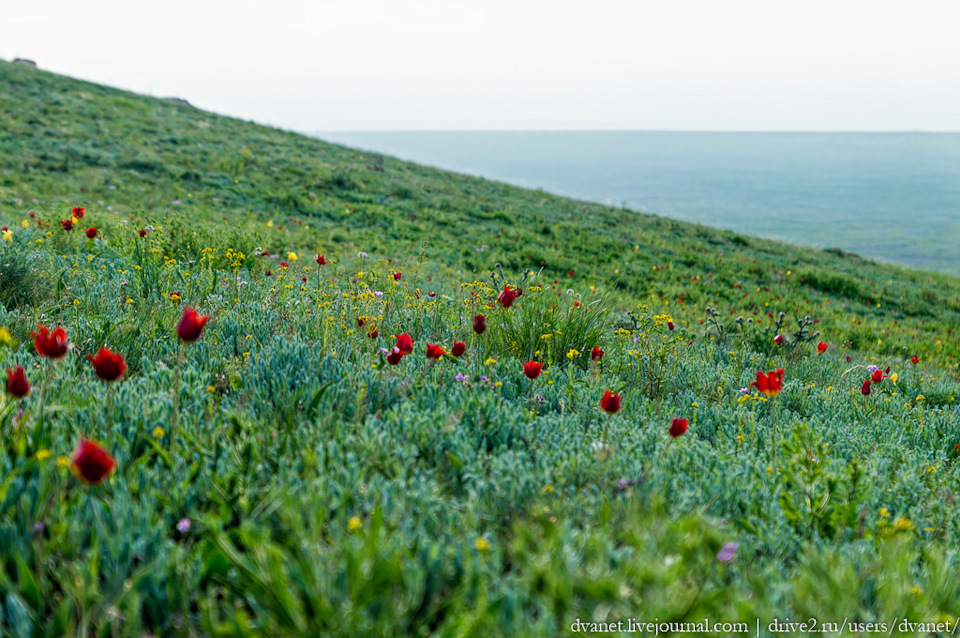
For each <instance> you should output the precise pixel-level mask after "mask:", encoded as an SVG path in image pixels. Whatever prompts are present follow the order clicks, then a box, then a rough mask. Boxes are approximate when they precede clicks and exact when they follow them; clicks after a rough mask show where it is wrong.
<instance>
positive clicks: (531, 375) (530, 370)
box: [523, 361, 543, 379]
mask: <svg viewBox="0 0 960 638" xmlns="http://www.w3.org/2000/svg"><path fill="white" fill-rule="evenodd" d="M541 370H543V364H542V363H540V362H539V361H527V362H526V363H525V364H523V373H524V374H525V375H527V378H528V379H536V378H537V377H539V376H540V371H541Z"/></svg>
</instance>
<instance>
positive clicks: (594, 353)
mask: <svg viewBox="0 0 960 638" xmlns="http://www.w3.org/2000/svg"><path fill="white" fill-rule="evenodd" d="M604 354H606V353H605V352H604V351H603V349H602V348H600V346H593V350H591V351H590V358H591V359H592V360H594V361H596V362H597V363H600V361H602V360H603V355H604Z"/></svg>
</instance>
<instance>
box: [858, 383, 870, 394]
mask: <svg viewBox="0 0 960 638" xmlns="http://www.w3.org/2000/svg"><path fill="white" fill-rule="evenodd" d="M860 394H862V395H863V396H869V395H870V379H867V380H865V381H864V382H863V385H862V386H860Z"/></svg>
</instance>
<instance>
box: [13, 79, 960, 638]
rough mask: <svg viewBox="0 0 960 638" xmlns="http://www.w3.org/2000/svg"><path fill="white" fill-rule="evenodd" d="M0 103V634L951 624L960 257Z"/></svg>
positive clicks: (101, 112) (143, 120) (82, 94)
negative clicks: (764, 230)
mask: <svg viewBox="0 0 960 638" xmlns="http://www.w3.org/2000/svg"><path fill="white" fill-rule="evenodd" d="M0 118H2V123H3V126H2V127H0V226H4V227H6V230H4V231H3V235H2V237H0V371H2V372H5V373H6V374H4V375H3V376H0V379H3V380H4V381H6V382H7V383H6V392H4V393H3V394H2V397H3V398H2V403H0V444H2V445H0V449H2V453H0V538H2V541H3V542H2V544H0V547H2V549H0V603H2V604H0V630H2V632H3V633H9V634H11V635H18V636H27V635H52V636H60V635H91V634H96V635H123V636H127V635H130V636H140V635H144V634H148V633H149V634H155V635H164V636H166V635H184V636H192V635H222V636H234V635H244V636H261V635H282V636H316V635H331V636H357V635H381V636H397V635H417V636H426V635H511V636H514V635H516V636H524V635H530V636H555V635H560V634H562V633H565V632H569V631H573V630H572V629H571V626H572V625H574V624H575V623H577V622H578V621H580V620H582V621H586V622H604V621H611V622H616V621H618V620H624V621H626V619H627V618H637V619H638V620H644V621H650V620H653V619H655V618H656V619H659V620H661V621H667V622H674V621H676V622H702V621H703V619H704V618H705V617H709V618H710V619H711V620H713V621H721V622H731V623H733V622H743V623H746V624H745V625H744V626H743V627H735V626H732V625H731V626H730V627H722V626H720V627H718V626H711V627H709V628H706V629H705V631H706V632H708V633H711V632H712V633H721V632H725V631H726V632H729V631H734V632H738V633H748V632H752V631H753V629H752V628H754V627H756V623H757V622H759V623H760V625H761V626H763V627H767V626H768V625H769V623H770V622H771V621H772V620H773V619H774V617H779V618H780V619H783V618H784V617H787V616H790V617H793V618H801V617H802V618H809V617H811V616H813V617H816V618H818V619H819V621H820V622H834V621H836V622H837V623H840V622H841V621H843V619H845V618H849V619H856V621H857V622H859V621H868V620H875V621H878V622H883V623H888V624H889V623H891V622H892V620H891V619H893V618H897V619H898V620H899V619H902V618H904V617H907V618H909V619H910V620H911V621H914V622H942V621H949V622H951V623H953V622H956V621H957V618H958V616H960V586H958V584H957V580H956V578H955V573H956V570H957V568H958V567H960V564H958V563H960V560H958V557H957V554H956V552H955V551H954V550H955V547H956V543H957V539H958V538H960V518H958V517H957V516H956V503H957V500H958V498H960V464H958V454H957V450H958V449H960V448H958V445H960V436H958V435H957V433H956V426H957V419H958V416H960V410H958V407H957V402H956V396H957V391H958V389H960V388H958V380H957V370H956V361H955V359H954V357H955V356H956V355H957V354H958V342H957V337H958V335H957V334H956V333H955V331H954V330H953V328H954V327H955V326H956V325H957V319H958V313H960V306H958V295H960V284H958V281H957V280H956V279H951V278H948V277H937V276H933V275H928V274H920V273H914V272H909V271H905V270H900V269H896V268H891V267H887V266H882V265H878V264H874V263H871V262H867V261H863V260H860V259H857V258H855V257H852V256H845V255H841V254H832V253H826V252H818V251H812V250H806V249H801V248H796V247H791V246H786V245H783V244H776V243H772V242H766V241H760V240H756V239H752V238H748V237H742V236H738V235H735V234H732V233H728V232H720V231H714V230H711V229H707V228H703V227H698V226H691V225H687V224H681V223H677V222H673V221H670V220H666V219H662V218H658V217H655V216H649V215H640V214H637V213H634V212H631V211H625V210H620V209H616V208H607V207H602V206H597V205H592V204H583V203H579V202H574V201H572V200H567V199H563V198H558V197H553V196H550V195H547V194H544V193H540V192H533V191H525V190H522V189H518V188H512V187H509V186H505V185H502V184H497V183H492V182H489V181H485V180H481V179H476V178H471V177H465V176H460V175H454V174H450V173H445V172H442V171H436V170H429V169H425V168H422V167H418V166H416V165H413V164H409V163H403V162H397V161H395V160H392V159H390V158H378V157H376V156H373V155H369V154H364V153H358V152H354V151H350V150H347V149H343V148H339V147H336V146H331V145H328V144H324V143H322V142H319V141H317V140H312V139H309V138H305V137H302V136H298V135H294V134H291V133H284V132H281V131H276V130H272V129H268V128H265V127H261V126H257V125H253V124H248V123H244V122H239V121H236V120H231V119H228V118H223V117H219V116H216V115H212V114H208V113H203V112H200V111H197V110H195V109H192V108H190V107H189V106H185V105H182V104H177V103H173V102H170V101H165V100H157V99H153V98H146V97H142V96H136V95H133V94H129V93H124V92H121V91H116V90H113V89H108V88H104V87H98V86H95V85H91V84H88V83H83V82H79V81H76V80H72V79H69V78H63V77H58V76H55V75H51V74H48V73H44V72H42V71H37V70H34V69H27V68H21V67H17V66H13V65H9V64H6V63H0ZM77 206H80V207H83V209H84V210H82V211H81V210H80V209H79V208H75V207H77ZM825 232H827V231H826V229H825ZM317 252H321V253H322V254H323V256H324V259H316V253H317ZM498 263H499V264H500V265H501V268H500V269H499V270H498V269H497V268H496V267H495V266H496V264H498ZM527 268H533V269H535V270H540V269H541V268H542V269H543V270H542V271H540V272H539V275H538V274H536V273H532V274H529V273H527V274H525V273H524V271H525V269H527ZM491 270H493V271H494V274H496V275H497V277H496V279H494V278H493V277H492V276H489V273H490V271H491ZM505 283H509V284H511V285H512V286H513V287H515V286H516V285H518V284H519V285H520V286H521V287H522V289H523V291H524V292H523V294H522V295H520V296H519V297H517V298H515V299H513V298H512V297H511V296H510V295H509V294H508V295H504V294H503V290H504V285H505ZM511 289H512V288H511ZM498 299H499V301H498ZM511 301H512V302H511ZM184 306H191V307H196V308H199V309H200V310H201V312H203V313H209V314H210V315H211V318H210V320H209V323H206V324H204V325H193V326H192V329H191V325H190V324H191V321H190V315H189V314H188V313H186V312H184ZM628 312H629V313H630V314H628ZM476 315H483V316H484V321H485V329H484V330H479V329H477V328H479V325H478V324H479V323H481V322H480V321H479V320H477V319H475V317H476ZM808 317H809V318H808ZM38 324H44V325H45V326H47V327H49V328H51V329H53V327H54V326H55V325H57V324H59V325H60V326H62V327H63V328H64V329H65V332H66V341H68V342H69V347H68V344H67V343H66V341H65V342H62V343H61V342H60V341H58V340H57V339H44V338H43V337H40V338H35V336H34V335H31V332H34V331H39V329H38V328H37V326H38ZM474 326H477V328H474ZM818 332H819V334H818ZM778 333H779V334H781V335H782V336H785V339H783V340H780V339H777V340H775V336H776V335H777V334H778ZM36 334H40V332H37V333H36ZM404 335H408V336H409V337H410V340H411V341H412V342H413V343H412V344H409V345H410V348H409V352H408V353H406V354H404V352H405V351H406V350H408V348H406V347H405V346H406V345H407V344H406V341H407V339H406V337H405V336H404ZM821 340H822V341H823V342H824V343H823V344H822V347H821V348H820V350H818V349H817V345H818V344H819V343H820V342H821ZM104 346H106V347H108V348H109V350H111V351H113V352H115V353H119V354H121V355H122V356H123V358H124V366H123V369H122V370H121V369H120V368H118V367H117V366H116V365H115V364H114V365H110V355H109V353H100V349H101V348H102V347H104ZM402 346H403V347H402ZM438 346H439V348H441V349H442V350H444V351H445V353H444V354H440V353H439V352H438V350H437V347H438ZM401 347H402V348H401ZM447 353H450V354H447ZM454 353H455V354H454ZM88 357H89V359H88ZM90 359H92V360H93V361H91V360H90ZM911 359H912V360H911ZM531 362H532V363H534V364H536V363H539V364H541V366H542V367H540V368H538V367H537V365H525V364H530V363H531ZM21 367H22V370H20V369H19V368H21ZM778 368H783V369H784V370H785V372H784V376H783V380H782V384H781V383H780V382H779V381H778V378H777V374H776V372H773V373H772V377H771V376H770V375H764V376H763V377H762V378H761V377H758V376H757V375H758V371H760V370H762V371H770V370H774V371H775V370H776V369H778ZM118 373H121V374H120V378H119V380H117V379H116V378H115V377H116V376H117V374H118ZM751 382H753V383H754V385H751ZM27 385H29V388H28V387H27ZM614 395H615V396H614ZM84 438H88V439H92V440H94V441H96V442H97V443H96V444H97V445H99V446H101V447H102V452H95V451H93V450H94V449H95V448H91V447H90V445H84V444H83V443H81V441H82V440H83V439H84ZM106 454H109V455H110V458H111V459H112V460H113V462H114V463H113V464H112V463H108V462H107V456H106ZM71 470H72V473H73V476H71ZM578 628H579V626H578ZM587 629H591V630H605V629H604V628H603V627H600V626H596V627H587ZM606 629H609V627H606ZM687 629H690V628H689V627H688V628H687ZM887 629H888V628H887V627H884V628H883V629H882V631H884V632H887ZM950 629H952V626H951V627H950ZM679 630H680V629H679V628H676V627H674V628H672V629H671V628H667V629H661V631H663V632H668V631H675V632H678V631H679ZM892 630H893V628H890V632H888V633H892ZM898 631H900V632H901V633H905V634H910V633H920V632H921V631H922V630H921V629H917V630H916V631H913V630H902V631H901V630H899V629H898Z"/></svg>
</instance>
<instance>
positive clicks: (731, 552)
mask: <svg viewBox="0 0 960 638" xmlns="http://www.w3.org/2000/svg"><path fill="white" fill-rule="evenodd" d="M739 547H740V543H738V542H737V541H731V542H729V543H724V544H723V547H722V548H720V551H719V552H717V560H718V561H720V562H721V563H728V562H730V561H731V560H733V557H734V556H735V555H736V554H737V549H739Z"/></svg>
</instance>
